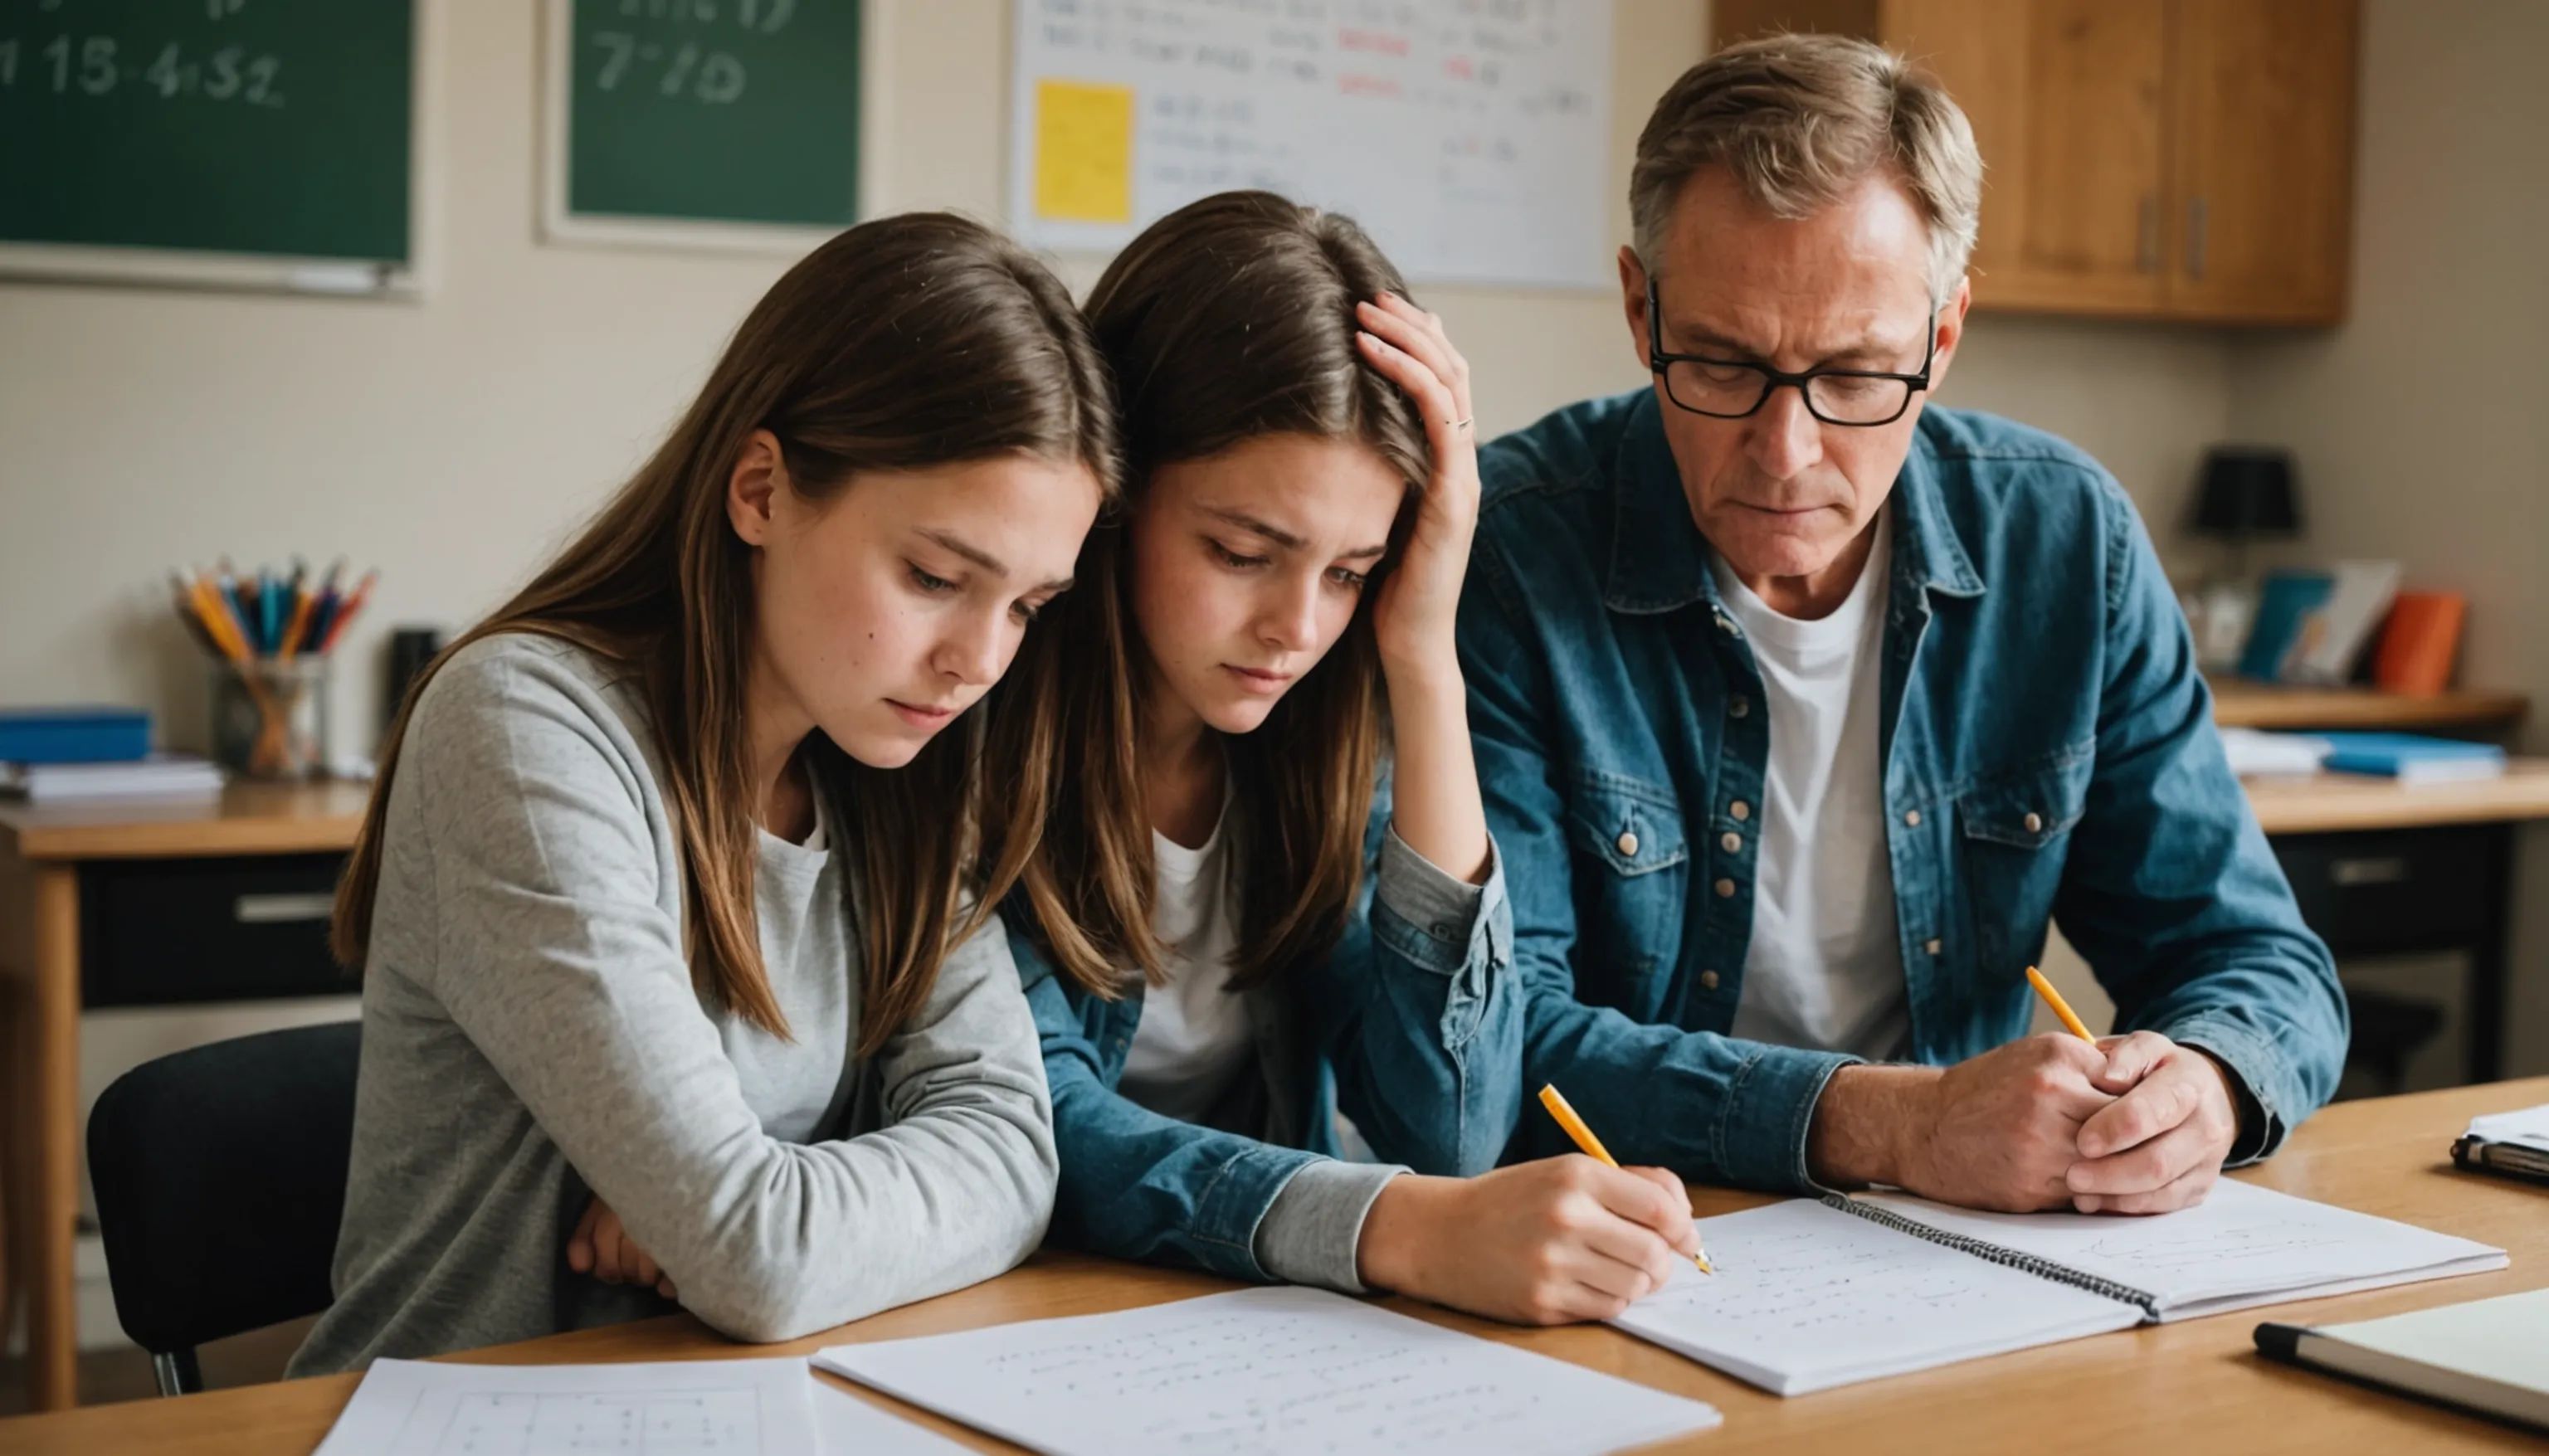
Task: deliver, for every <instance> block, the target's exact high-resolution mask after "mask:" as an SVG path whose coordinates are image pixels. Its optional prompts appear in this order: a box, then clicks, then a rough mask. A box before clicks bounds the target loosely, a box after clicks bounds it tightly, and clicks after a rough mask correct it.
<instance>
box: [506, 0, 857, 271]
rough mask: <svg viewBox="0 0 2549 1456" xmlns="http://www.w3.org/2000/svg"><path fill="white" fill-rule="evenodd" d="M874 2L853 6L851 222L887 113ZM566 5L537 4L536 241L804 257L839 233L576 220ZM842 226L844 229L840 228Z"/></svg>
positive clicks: (695, 222)
mask: <svg viewBox="0 0 2549 1456" xmlns="http://www.w3.org/2000/svg"><path fill="white" fill-rule="evenodd" d="M892 8H893V7H892V6H891V5H889V4H885V3H882V0H868V3H866V4H864V5H861V6H860V7H859V139H858V152H859V156H858V189H857V190H858V197H857V206H856V209H855V211H856V217H855V219H854V221H857V222H864V221H866V220H867V219H869V218H873V217H875V216H876V215H877V213H878V211H879V199H880V198H881V197H883V196H884V193H885V188H884V185H883V184H884V179H885V175H886V159H887V149H886V119H887V117H888V116H889V115H890V114H891V112H892V106H891V99H892V98H891V92H890V84H889V78H890V77H891V75H892V70H893V68H892V67H891V66H889V65H887V64H885V62H884V57H885V55H886V54H887V53H888V48H889V46H890V45H891V43H892V40H893V32H892V23H891V19H890V15H889V12H890V11H891V10H892ZM574 86H575V6H574V0H541V4H540V148H539V164H540V179H539V187H540V238H541V240H542V241H543V242H547V243H551V244H562V245H567V246H578V245H589V246H598V247H614V248H652V249H674V250H689V251H702V252H723V253H762V254H783V255H788V256H796V255H799V254H802V253H806V252H810V251H812V250H813V249H814V248H815V247H816V246H818V245H819V244H821V243H822V242H823V241H824V240H825V239H827V238H829V237H831V236H833V235H834V234H835V233H836V232H838V231H839V230H840V229H839V228H835V227H795V226H789V225H784V224H776V223H735V222H720V221H711V220H706V219H682V218H630V217H624V216H618V215H609V216H605V215H597V214H590V213H578V212H575V211H574V210H573V209H572V208H570V207H569V206H568V205H567V182H568V175H567V172H568V168H567V156H568V149H569V147H570V145H571V144H572V141H573V137H572V135H571V131H570V124H569V110H570V108H571V107H572V106H573V104H574V99H575V91H574ZM843 226H848V225H846V224H845V225H843Z"/></svg>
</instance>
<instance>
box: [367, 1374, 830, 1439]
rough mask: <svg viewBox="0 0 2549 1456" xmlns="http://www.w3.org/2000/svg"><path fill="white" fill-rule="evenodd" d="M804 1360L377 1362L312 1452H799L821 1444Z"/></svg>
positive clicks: (811, 1384)
mask: <svg viewBox="0 0 2549 1456" xmlns="http://www.w3.org/2000/svg"><path fill="white" fill-rule="evenodd" d="M813 1386H814V1381H813V1377H812V1376H811V1375H809V1374H808V1373H807V1372H806V1369H805V1362H804V1361H803V1360H802V1359H796V1360H789V1359H777V1360H685V1361H676V1362H666V1363H649V1364H638V1365H448V1364H442V1363H438V1362H432V1361H425V1360H375V1361H373V1362H372V1367H371V1369H370V1370H368V1371H366V1372H364V1375H363V1383H362V1384H361V1385H359V1386H357V1387H355V1389H354V1399H353V1400H352V1401H351V1402H350V1403H349V1404H347V1406H346V1407H345V1412H344V1413H343V1414H342V1415H340V1416H338V1417H337V1418H336V1424H335V1426H334V1428H333V1429H331V1430H330V1431H329V1432H328V1439H327V1440H326V1441H324V1442H322V1443H321V1444H320V1446H319V1451H318V1456H480V1453H489V1452H503V1453H505V1456H796V1453H799V1452H805V1451H815V1450H820V1449H821V1437H820V1436H819V1435H818V1433H817V1428H816V1426H815V1423H814V1405H813V1396H814V1389H813Z"/></svg>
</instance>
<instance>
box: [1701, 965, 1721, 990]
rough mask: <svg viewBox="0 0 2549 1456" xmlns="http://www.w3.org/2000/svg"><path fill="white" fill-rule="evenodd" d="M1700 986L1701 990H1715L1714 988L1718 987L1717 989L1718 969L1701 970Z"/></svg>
mask: <svg viewBox="0 0 2549 1456" xmlns="http://www.w3.org/2000/svg"><path fill="white" fill-rule="evenodd" d="M1699 988H1700V989H1701V990H1703V991H1714V990H1716V989H1717V972H1716V971H1713V970H1703V971H1701V972H1700V973H1699Z"/></svg>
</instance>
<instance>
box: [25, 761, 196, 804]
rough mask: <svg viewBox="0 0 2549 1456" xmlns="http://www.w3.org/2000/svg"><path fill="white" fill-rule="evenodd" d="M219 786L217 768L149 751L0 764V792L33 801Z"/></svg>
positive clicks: (191, 791) (160, 794)
mask: <svg viewBox="0 0 2549 1456" xmlns="http://www.w3.org/2000/svg"><path fill="white" fill-rule="evenodd" d="M221 791H222V771H221V770H219V769H217V768H215V767H214V766H213V765H212V764H211V763H210V762H208V761H206V760H203V759H196V758H188V757H186V756H184V755H181V754H154V755H152V756H151V757H149V758H146V759H137V760H134V761H132V762H130V763H121V764H0V793H14V794H18V795H21V796H23V797H25V798H26V799H27V801H28V802H30V803H37V804H51V803H62V802H65V801H69V800H75V799H116V798H200V797H205V796H208V795H211V794H217V793H220V792H221Z"/></svg>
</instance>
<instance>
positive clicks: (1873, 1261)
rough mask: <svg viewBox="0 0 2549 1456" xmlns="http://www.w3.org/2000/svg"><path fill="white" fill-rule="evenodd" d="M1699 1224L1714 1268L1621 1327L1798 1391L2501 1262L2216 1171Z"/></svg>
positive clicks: (1861, 1202) (1847, 1202) (2462, 1242)
mask: <svg viewBox="0 0 2549 1456" xmlns="http://www.w3.org/2000/svg"><path fill="white" fill-rule="evenodd" d="M1698 1225H1699V1229H1700V1235H1701V1238H1702V1239H1703V1240H1704V1241H1705V1242H1706V1244H1707V1246H1708V1253H1709V1260H1710V1262H1711V1263H1712V1264H1714V1265H1715V1266H1716V1268H1717V1271H1718V1272H1717V1275H1716V1277H1714V1278H1709V1277H1704V1276H1702V1275H1700V1274H1698V1273H1697V1272H1696V1271H1676V1272H1675V1274H1674V1277H1673V1281H1672V1283H1671V1284H1669V1285H1667V1286H1666V1287H1665V1288H1664V1289H1662V1290H1660V1291H1658V1292H1657V1293H1655V1294H1654V1295H1652V1296H1650V1297H1649V1298H1647V1299H1645V1300H1642V1301H1640V1302H1639V1303H1638V1304H1637V1305H1635V1306H1633V1307H1631V1309H1630V1310H1629V1312H1628V1313H1627V1314H1625V1315H1622V1316H1621V1317H1620V1318H1619V1319H1615V1320H1613V1321H1612V1323H1614V1324H1615V1325H1617V1326H1619V1327H1620V1328H1622V1329H1625V1330H1627V1331H1629V1332H1630V1333H1632V1334H1635V1335H1638V1336H1640V1337H1642V1338H1645V1339H1649V1340H1652V1341H1653V1342H1655V1343H1656V1344H1660V1345H1662V1346H1664V1347H1665V1348H1667V1349H1670V1350H1674V1351H1676V1352H1678V1353H1680V1354H1683V1355H1687V1356H1689V1357H1690V1358H1691V1359H1694V1360H1697V1361H1699V1362H1700V1363H1702V1364H1704V1365H1708V1366H1711V1367H1713V1368H1716V1369H1719V1370H1723V1371H1725V1372H1726V1373H1727V1374H1729V1375H1732V1376H1735V1377H1736V1378H1738V1379H1740V1380H1745V1381H1748V1382H1750V1383H1751V1384H1753V1385H1757V1386H1760V1387H1761V1388H1762V1389H1764V1390H1768V1391H1771V1392H1774V1393H1776V1394H1779V1395H1791V1396H1792V1395H1802V1394H1804V1393H1806V1392H1808V1391H1816V1390H1823V1389H1826V1388H1828V1387H1831V1386H1837V1385H1847V1384H1850V1383H1852V1382H1854V1381H1861V1380H1873V1379H1876V1378H1879V1377H1882V1376H1887V1375H1899V1374H1903V1373H1905V1372H1907V1371H1913V1370H1926V1369H1929V1368H1932V1367H1934V1366H1938V1365H1946V1364H1952V1363H1954V1362H1956V1361H1960V1360H1970V1359H1976V1358H1979V1357H1981V1356H1984V1355H1993V1354H2000V1353H2003V1352H2006V1351H2009V1350H2017V1349H2026V1348H2029V1347H2031V1346H2034V1345H2040V1344H2050V1343H2052V1342H2054V1341H2056V1340H2064V1339H2073V1338H2077V1337H2079V1336H2081V1335H2087V1334H2098V1333H2103V1332H2105V1331H2107V1330H2112V1329H2122V1328H2125V1327H2127V1326H2129V1325H2133V1324H2138V1323H2142V1322H2144V1321H2145V1320H2152V1321H2157V1320H2168V1319H2190V1318H2194V1317H2198V1316H2203V1315H2215V1314H2220V1313H2222V1312H2224V1311H2227V1310H2234V1309H2244V1308H2247V1307H2249V1306H2253V1305H2262V1304H2273V1303H2278V1302H2281V1301H2285V1300H2296V1299H2311V1298H2316V1297H2319V1296H2323V1295H2332V1294H2345V1293H2350V1292H2352V1291H2355V1290H2360V1289H2375V1288H2379V1287H2381V1286H2383V1285H2388V1284H2404V1283H2407V1282H2408V1281H2410V1280H2417V1279H2439V1278H2443V1277H2446V1276H2449V1275H2454V1274H2475V1273H2479V1272H2482V1271H2484V1270H2488V1269H2499V1268H2502V1267H2503V1266H2504V1262H2505V1256H2504V1250H2502V1249H2500V1248H2494V1247H2490V1246H2489V1245H2487V1244H2483V1243H2476V1242H2473V1241H2471V1240H2469V1239H2466V1238H2455V1237H2452V1236H2451V1235H2449V1234H2443V1233H2436V1232H2433V1231H2431V1230H2429V1229H2416V1228H2412V1227H2410V1226H2408V1225H2406V1224H2400V1223H2395V1222H2393V1221H2391V1220H2388V1219H2378V1218H2374V1217H2372V1216H2370V1215H2368V1214H2358V1213H2354V1212H2352V1211H2350V1210H2346V1209H2340V1208H2333V1207H2330V1206H2328V1205H2326V1204H2319V1203H2313V1202H2311V1201H2309V1200H2307V1199H2300V1198H2294V1197H2292V1196H2290V1195H2288V1194H2282V1193H2276V1192H2273V1191H2271V1190H2269V1189H2264V1188H2257V1187H2254V1186H2251V1185H2249V1184H2245V1183H2237V1182H2231V1181H2227V1180H2225V1181H2223V1182H2222V1183H2220V1184H2219V1185H2217V1186H2216V1187H2215V1188H2214V1190H2213V1192H2212V1194H2211V1195H2210V1196H2209V1197H2208V1198H2206V1200H2205V1201H2204V1202H2203V1203H2202V1204H2199V1205H2197V1206H2196V1207H2194V1208H2191V1209H2186V1210H2182V1211H2180V1212H2178V1213H2173V1214H2163V1215H2159V1216H2156V1217H2153V1218H2146V1219H2135V1218H2117V1217H2101V1216H2094V1215H2084V1214H1978V1213H1973V1212H1971V1211H1968V1210H1964V1209H1954V1208H1948V1207H1946V1206H1944V1205H1941V1204H1934V1203H1929V1202H1926V1201H1924V1200H1921V1199H1917V1198H1909V1197H1903V1196H1898V1195H1870V1196H1866V1197H1862V1198H1858V1199H1841V1198H1832V1199H1825V1200H1822V1201H1820V1202H1817V1201H1812V1200H1795V1201H1791V1202H1787V1203H1778V1204H1771V1205H1769V1206H1767V1207H1764V1208H1758V1209H1750V1210H1747V1211H1746V1212H1744V1213H1740V1214H1728V1215H1725V1216H1723V1217H1719V1218H1714V1219H1702V1220H1699V1221H1698Z"/></svg>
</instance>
